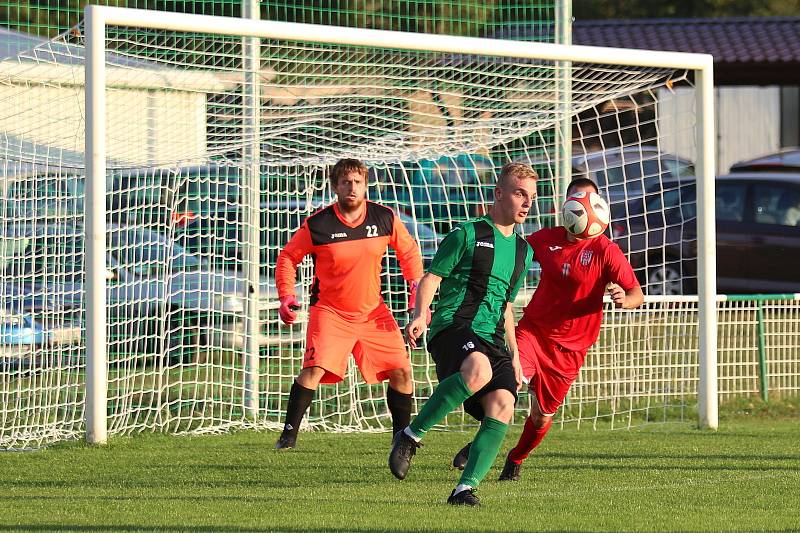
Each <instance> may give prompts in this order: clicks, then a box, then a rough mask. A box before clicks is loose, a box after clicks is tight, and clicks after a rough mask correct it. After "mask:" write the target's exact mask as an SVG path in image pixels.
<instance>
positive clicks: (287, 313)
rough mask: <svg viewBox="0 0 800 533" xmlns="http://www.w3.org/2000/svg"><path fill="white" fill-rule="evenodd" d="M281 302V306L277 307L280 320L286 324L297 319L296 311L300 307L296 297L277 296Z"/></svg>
mask: <svg viewBox="0 0 800 533" xmlns="http://www.w3.org/2000/svg"><path fill="white" fill-rule="evenodd" d="M279 300H280V302H281V307H280V309H278V315H280V317H281V320H282V321H283V323H284V324H286V325H292V324H294V321H295V320H297V313H295V311H297V310H298V309H300V304H299V303H298V302H297V298H295V297H294V296H291V295H290V296H281V297H280V298H279Z"/></svg>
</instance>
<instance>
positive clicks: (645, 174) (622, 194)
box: [595, 159, 672, 201]
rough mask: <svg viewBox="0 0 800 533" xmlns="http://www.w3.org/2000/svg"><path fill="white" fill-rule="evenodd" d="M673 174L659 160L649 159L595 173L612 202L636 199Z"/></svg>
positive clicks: (603, 191) (598, 182) (605, 194)
mask: <svg viewBox="0 0 800 533" xmlns="http://www.w3.org/2000/svg"><path fill="white" fill-rule="evenodd" d="M671 177H672V174H671V173H670V172H669V170H668V169H667V168H666V167H664V166H662V165H661V164H660V162H659V161H658V159H648V160H645V161H636V162H633V163H627V164H625V165H624V166H621V167H620V166H615V167H611V168H608V169H606V170H599V171H597V172H596V173H595V181H596V183H597V184H598V186H599V187H600V190H601V192H602V193H604V194H603V196H605V197H606V198H608V199H609V200H610V201H618V200H622V199H625V198H635V197H638V196H641V195H642V192H643V191H644V190H646V189H649V188H651V187H653V186H654V185H656V184H658V183H660V182H661V180H663V179H669V178H671Z"/></svg>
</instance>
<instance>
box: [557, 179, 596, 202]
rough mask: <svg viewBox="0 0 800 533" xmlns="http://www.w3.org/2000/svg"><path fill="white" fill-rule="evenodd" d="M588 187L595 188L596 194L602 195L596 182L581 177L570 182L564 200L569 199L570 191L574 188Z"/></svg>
mask: <svg viewBox="0 0 800 533" xmlns="http://www.w3.org/2000/svg"><path fill="white" fill-rule="evenodd" d="M586 185H588V186H590V187H594V192H596V193H597V194H600V188H599V187H598V186H597V184H596V183H595V182H593V181H592V180H590V179H589V178H583V177H581V178H573V180H572V181H570V182H569V185H567V190H566V191H564V198H569V191H570V189H572V188H573V187H584V186H586Z"/></svg>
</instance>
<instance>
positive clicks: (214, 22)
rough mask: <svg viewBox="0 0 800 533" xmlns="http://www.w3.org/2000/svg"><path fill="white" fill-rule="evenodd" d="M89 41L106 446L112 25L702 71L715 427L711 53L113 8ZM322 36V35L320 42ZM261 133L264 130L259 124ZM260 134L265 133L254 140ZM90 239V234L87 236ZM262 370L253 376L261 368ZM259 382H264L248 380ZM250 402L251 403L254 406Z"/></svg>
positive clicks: (95, 356)
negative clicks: (415, 34) (416, 35)
mask: <svg viewBox="0 0 800 533" xmlns="http://www.w3.org/2000/svg"><path fill="white" fill-rule="evenodd" d="M85 20H86V42H87V61H86V65H87V70H86V80H87V83H86V85H87V90H86V109H87V124H88V126H87V128H86V148H87V153H88V154H91V157H90V158H88V159H87V178H88V181H87V206H88V210H87V223H88V227H89V228H91V235H90V238H87V245H88V246H87V257H88V261H87V279H89V280H90V284H89V286H88V292H87V294H89V295H91V297H90V298H88V299H87V339H88V340H87V353H88V372H87V383H91V385H90V386H89V387H88V391H89V393H88V394H87V438H88V440H90V441H91V442H102V441H104V440H105V438H106V420H105V416H104V413H105V411H106V401H107V398H106V392H105V391H106V388H107V382H106V376H105V367H106V364H107V361H106V358H105V357H104V354H105V336H104V331H105V328H104V325H105V313H104V311H105V301H104V298H103V296H104V294H105V288H104V285H103V283H104V279H105V277H104V276H103V275H101V274H102V272H103V271H104V269H105V267H104V265H103V261H104V258H105V231H104V227H103V223H104V221H105V212H104V205H105V203H104V201H103V199H104V198H105V187H104V185H105V182H106V177H105V176H106V164H105V159H106V152H105V142H104V141H105V139H104V138H105V134H106V129H105V124H106V117H105V105H106V101H105V98H104V96H103V95H104V91H105V84H106V78H105V53H106V49H105V29H106V27H107V26H110V25H113V26H126V27H140V28H151V29H162V30H171V31H184V32H198V33H209V34H219V35H232V36H240V37H258V38H271V39H281V40H287V41H303V42H321V43H326V44H344V45H349V46H368V47H380V48H389V49H401V50H424V51H426V52H430V51H434V52H442V53H451V54H475V55H481V56H486V57H500V58H517V59H535V60H546V61H569V62H572V63H575V62H582V63H604V64H609V65H616V66H634V67H657V68H670V69H689V70H691V71H693V72H694V73H695V76H696V78H695V79H696V85H697V100H696V105H697V116H698V120H697V124H698V127H697V139H698V140H697V144H698V145H699V146H700V147H702V148H701V149H700V150H698V154H699V156H698V160H697V162H696V168H697V177H698V180H697V191H698V193H697V195H698V200H697V201H698V205H699V206H700V209H698V243H699V244H698V249H699V250H700V253H699V254H698V262H699V265H700V266H699V270H698V288H699V291H698V294H699V302H700V304H699V313H700V371H699V380H700V384H699V389H698V397H699V416H700V424H701V426H704V427H711V428H714V427H716V426H717V394H716V392H717V391H716V388H715V384H716V357H715V355H716V309H715V297H716V286H715V268H716V264H715V256H716V251H715V245H714V242H715V238H714V235H715V234H714V208H713V201H712V199H713V191H714V173H713V168H714V159H713V158H714V152H713V143H712V141H711V139H713V138H714V129H713V124H714V122H713V92H712V86H713V73H712V58H711V57H710V56H708V55H699V54H683V53H671V52H652V51H641V50H621V49H606V48H590V47H580V46H562V45H550V44H535V43H514V42H504V41H492V40H480V39H472V38H462V37H449V36H438V35H426V36H425V38H424V39H413V38H410V36H409V35H407V34H402V33H397V32H385V31H376V30H358V29H349V28H337V27H325V28H319V27H310V26H305V25H300V24H289V23H279V22H267V21H264V22H261V21H243V20H236V19H231V18H219V17H206V16H194V15H181V14H171V13H156V12H148V11H143V10H132V9H123V8H113V7H101V6H88V7H87V8H86V17H85ZM315 35H316V36H319V37H318V39H315V38H314V36H315ZM256 127H257V124H256ZM255 137H256V138H257V135H255ZM87 237H89V235H87ZM253 371H255V370H253ZM249 379H250V380H252V382H254V383H257V382H258V380H257V378H256V377H250V378H249ZM248 403H249V404H250V405H252V404H253V402H252V399H251V400H248Z"/></svg>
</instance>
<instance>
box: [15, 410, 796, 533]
mask: <svg viewBox="0 0 800 533" xmlns="http://www.w3.org/2000/svg"><path fill="white" fill-rule="evenodd" d="M792 409H794V408H792ZM739 411H748V408H747V406H746V405H745V406H744V407H742V408H741V409H739ZM750 411H751V412H750V414H749V415H736V416H732V417H730V418H728V419H725V420H724V421H723V422H722V424H721V427H720V430H719V431H717V432H709V431H699V430H696V429H693V428H692V427H690V426H689V425H661V426H653V427H652V428H649V429H645V430H632V431H591V430H587V429H582V430H580V431H576V430H556V431H553V432H552V433H551V434H550V435H549V436H548V438H547V439H546V440H545V442H544V444H543V445H542V447H541V448H540V449H539V450H538V451H537V453H536V454H535V455H534V456H532V457H531V458H530V459H529V460H528V462H527V463H526V464H525V465H524V468H523V480H522V481H520V482H518V483H509V482H504V483H500V482H497V481H496V478H497V475H498V474H499V471H500V468H501V466H502V463H501V460H500V459H498V461H497V463H496V464H495V466H494V468H493V469H492V471H491V472H490V474H489V476H488V477H487V479H486V480H485V481H484V483H483V484H482V485H481V487H480V490H479V492H478V495H479V496H480V497H481V500H482V502H483V507H482V508H480V509H471V508H452V507H450V506H448V505H446V504H445V503H444V500H445V498H446V496H447V495H448V493H449V491H450V490H451V489H452V487H453V485H454V484H455V483H456V481H457V479H458V473H457V472H456V471H454V470H451V469H450V468H449V461H450V459H451V457H452V454H453V453H454V452H455V451H456V450H458V448H460V446H461V445H462V444H464V443H465V442H466V441H467V440H468V439H469V437H470V434H469V433H444V432H433V433H431V434H430V435H428V437H427V438H426V440H425V447H424V448H422V450H421V451H420V453H419V454H418V455H417V457H416V459H415V461H414V464H413V465H412V469H411V471H410V473H409V478H408V479H407V480H405V481H403V482H400V481H397V480H395V479H394V478H393V477H392V476H391V474H390V473H389V470H388V468H387V466H386V459H387V454H388V451H389V440H390V437H389V434H388V433H384V434H342V435H337V434H329V433H301V435H300V440H299V448H298V449H296V450H293V451H290V452H276V451H275V450H273V448H272V446H273V444H274V441H275V439H276V438H277V434H276V433H267V432H261V433H259V432H239V433H235V434H228V435H214V436H202V437H170V436H163V435H150V434H145V435H139V436H137V437H134V438H117V439H112V440H111V442H110V444H108V445H107V446H103V447H92V446H87V445H84V444H80V443H67V444H60V445H56V446H52V447H51V448H48V449H45V450H42V451H38V452H30V453H4V454H0V487H2V493H1V494H2V495H0V531H16V530H28V531H62V530H78V531H139V530H182V531H212V532H215V531H217V532H219V531H238V530H252V531H296V532H300V531H308V530H315V531H375V530H382V531H534V530H536V531H723V530H724V531H797V530H800V423H798V422H800V418H798V417H796V416H788V417H787V416H786V413H780V415H779V416H775V415H773V414H771V413H766V414H764V413H758V414H756V415H754V414H753V412H752V409H751V410H750ZM756 411H758V409H756ZM519 430H520V428H519V426H515V427H514V428H513V430H512V432H511V433H510V434H509V437H508V438H507V440H506V442H505V443H504V446H503V453H505V451H506V450H507V449H508V448H509V447H510V446H511V445H512V444H513V441H514V439H516V437H517V435H518V433H519Z"/></svg>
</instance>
